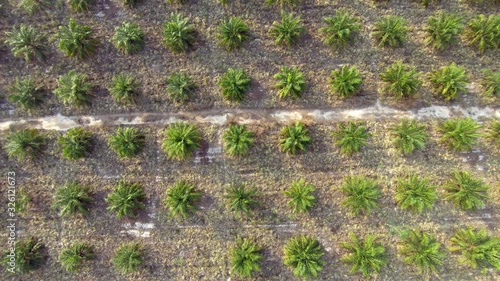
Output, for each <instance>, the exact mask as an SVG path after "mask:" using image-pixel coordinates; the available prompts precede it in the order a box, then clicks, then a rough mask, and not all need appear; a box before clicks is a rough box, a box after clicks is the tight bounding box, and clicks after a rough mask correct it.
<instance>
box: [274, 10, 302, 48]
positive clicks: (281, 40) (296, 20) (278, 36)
mask: <svg viewBox="0 0 500 281" xmlns="http://www.w3.org/2000/svg"><path fill="white" fill-rule="evenodd" d="M302 32H304V27H303V26H302V24H301V19H300V16H297V17H294V16H293V13H290V14H287V13H286V12H285V11H281V22H277V21H275V22H273V27H272V28H271V30H270V31H269V33H271V35H272V36H273V37H274V38H275V42H276V45H286V46H288V47H291V46H292V45H295V44H296V43H297V42H298V41H299V39H300V35H301V34H302Z"/></svg>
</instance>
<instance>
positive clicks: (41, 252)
mask: <svg viewBox="0 0 500 281" xmlns="http://www.w3.org/2000/svg"><path fill="white" fill-rule="evenodd" d="M13 248H14V260H15V261H14V263H15V267H14V271H15V273H27V272H29V271H32V270H35V269H38V268H40V267H41V266H42V265H43V264H44V263H45V261H46V260H47V253H46V251H45V245H44V244H43V243H41V242H40V241H39V240H38V239H37V238H35V237H30V238H27V239H24V240H18V241H16V243H15V245H14V247H13ZM11 259H12V253H11V250H10V249H9V250H7V251H4V253H3V258H2V264H3V265H4V267H5V268H6V269H7V268H11V266H10V264H11V262H12V261H11ZM12 273H14V272H12Z"/></svg>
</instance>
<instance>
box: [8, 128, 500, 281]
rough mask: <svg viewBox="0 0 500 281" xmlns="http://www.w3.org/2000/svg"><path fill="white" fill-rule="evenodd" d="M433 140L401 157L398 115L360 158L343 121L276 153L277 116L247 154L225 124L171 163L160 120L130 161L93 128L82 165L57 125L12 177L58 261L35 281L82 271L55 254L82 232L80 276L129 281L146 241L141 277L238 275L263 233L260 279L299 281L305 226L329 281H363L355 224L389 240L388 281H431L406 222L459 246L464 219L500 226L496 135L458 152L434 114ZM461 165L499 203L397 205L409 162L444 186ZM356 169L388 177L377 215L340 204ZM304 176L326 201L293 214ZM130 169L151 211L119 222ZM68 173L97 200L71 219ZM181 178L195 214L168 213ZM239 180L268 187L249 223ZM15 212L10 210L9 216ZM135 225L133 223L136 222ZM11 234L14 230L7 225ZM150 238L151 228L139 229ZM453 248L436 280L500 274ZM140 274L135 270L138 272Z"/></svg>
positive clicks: (32, 227) (29, 223) (30, 223)
mask: <svg viewBox="0 0 500 281" xmlns="http://www.w3.org/2000/svg"><path fill="white" fill-rule="evenodd" d="M431 123H432V128H431V130H430V132H431V134H432V136H433V140H432V141H431V142H430V143H429V146H428V148H426V149H425V150H423V151H420V152H417V153H416V154H415V155H413V156H412V157H402V156H400V155H399V154H398V153H397V152H396V151H395V150H394V148H393V146H392V145H391V143H390V135H389V133H388V128H389V127H390V126H393V125H394V122H393V121H390V120H386V121H385V122H368V124H367V125H368V126H369V128H370V133H371V134H372V137H371V138H370V142H369V145H368V147H367V149H365V150H364V151H363V152H362V153H361V154H360V155H358V156H355V157H353V158H348V157H345V156H342V155H341V154H340V153H339V151H338V149H337V148H335V147H333V145H332V143H331V138H330V137H329V133H330V132H331V131H332V130H333V129H334V128H335V125H334V124H329V125H316V126H311V127H310V129H311V133H312V137H313V139H314V142H313V145H312V147H311V149H310V150H309V151H308V152H307V153H305V154H301V155H298V156H296V157H289V156H285V155H284V154H282V153H280V152H278V151H277V142H278V139H277V136H278V133H279V128H280V126H278V125H277V124H264V125H251V126H250V127H249V129H251V130H253V131H255V132H256V133H257V136H256V140H257V143H256V146H255V148H254V149H252V150H251V154H250V156H249V157H248V158H247V159H243V160H233V159H230V158H227V157H223V155H222V153H223V152H222V151H221V150H222V148H221V143H220V142H221V139H220V134H221V130H222V129H223V127H219V126H203V127H202V132H203V136H204V139H205V140H206V142H205V144H204V146H203V149H202V150H201V151H199V152H198V153H197V155H196V157H195V158H193V159H191V160H190V161H186V162H185V163H179V162H176V161H170V160H167V159H166V157H165V155H164V154H163V153H162V152H161V151H159V149H160V142H161V139H162V137H163V135H162V133H161V131H160V130H159V129H158V128H151V127H143V128H142V129H143V130H144V132H146V140H147V144H146V150H145V151H143V152H142V153H141V154H140V155H139V157H137V159H134V160H119V159H117V158H116V156H115V155H114V154H113V152H112V151H111V150H109V148H108V147H107V145H106V140H107V135H109V134H110V133H112V131H113V130H112V128H102V129H96V128H93V129H92V132H93V133H95V134H96V136H97V137H96V140H95V149H94V151H93V152H92V154H91V155H90V157H89V158H87V159H85V160H81V161H77V162H72V161H66V160H61V159H60V158H59V154H58V152H57V150H56V148H55V147H54V145H53V143H55V138H56V137H57V135H59V134H60V133H56V132H54V131H51V132H48V134H49V135H50V136H51V140H50V143H51V144H50V145H49V147H48V150H47V153H46V154H45V157H44V159H39V160H36V161H35V162H33V163H29V164H23V165H21V164H18V163H16V162H14V161H8V160H7V156H6V154H5V153H4V152H3V151H2V152H1V154H0V157H1V159H2V163H6V164H7V165H2V174H6V172H7V171H11V170H14V171H16V174H17V175H16V179H17V180H18V188H23V189H24V190H26V191H28V193H29V194H30V195H31V196H32V198H33V200H34V201H33V202H32V203H31V204H30V207H29V210H28V213H27V215H26V216H25V217H23V218H22V220H21V221H20V222H18V224H19V225H20V233H19V235H20V237H27V236H29V235H35V236H38V237H40V238H41V239H42V241H43V242H44V243H46V245H47V247H48V249H49V254H50V258H49V260H48V266H47V267H45V268H43V269H41V270H39V271H36V272H34V273H32V274H31V277H30V278H31V279H32V280H33V279H35V280H71V279H74V278H75V275H70V274H67V273H65V272H64V271H63V270H62V269H61V267H60V266H59V264H58V263H57V262H56V257H57V256H58V254H59V252H60V250H61V249H62V247H63V246H66V245H68V244H69V243H71V242H72V241H75V240H78V239H81V240H86V241H87V240H88V241H89V242H91V243H92V244H94V245H95V246H96V249H97V250H96V252H97V260H96V261H94V262H92V263H91V264H90V268H89V269H86V270H84V271H83V272H82V273H79V275H78V278H81V279H85V280H121V279H122V278H123V277H122V276H121V275H120V274H118V273H115V271H114V269H113V268H112V266H111V264H110V262H109V261H110V259H111V257H112V255H113V251H114V249H115V248H116V247H117V246H118V245H119V244H121V243H123V242H126V241H132V240H133V241H138V242H140V243H141V244H143V245H144V250H145V262H144V264H145V267H144V269H142V270H141V272H140V273H138V274H136V275H134V278H136V280H162V279H163V278H168V280H226V279H228V278H229V277H230V275H229V265H228V256H227V255H228V249H229V248H230V247H232V245H233V243H234V241H235V239H236V237H237V236H249V237H252V238H254V239H255V240H256V241H257V243H259V244H260V245H262V247H263V249H264V255H265V259H264V262H263V267H262V272H261V273H259V274H257V277H256V280H290V279H292V275H291V272H290V271H289V270H288V269H287V268H286V267H285V266H284V265H283V264H282V261H281V257H282V247H283V245H284V244H285V242H286V240H287V239H288V238H290V237H292V236H293V235H297V234H299V233H307V234H312V235H314V236H316V237H318V239H319V240H320V242H321V243H322V245H323V246H324V248H325V249H326V252H327V254H326V256H325V268H324V272H323V273H322V274H321V275H320V276H321V278H320V279H321V280H357V279H359V278H360V276H352V275H350V274H349V268H348V267H347V266H346V265H344V264H342V263H341V262H340V261H339V257H340V256H341V255H342V254H344V253H345V252H344V250H342V249H341V248H340V246H339V243H340V242H342V241H345V240H346V239H347V234H348V233H349V232H351V231H352V232H355V233H356V234H358V235H362V236H363V235H366V234H368V233H373V234H377V235H378V236H380V237H381V242H382V243H383V244H384V245H385V246H387V250H388V253H389V259H390V263H389V265H388V266H387V267H385V268H384V270H382V272H381V273H380V275H379V277H378V278H379V279H380V280H420V279H421V275H419V274H417V273H416V272H414V271H413V270H412V269H411V267H408V266H406V265H404V264H403V263H402V262H401V261H400V259H399V258H398V257H397V254H396V248H395V244H396V243H397V241H398V239H397V235H396V233H395V231H396V230H397V229H398V227H402V226H415V227H417V226H418V227H421V228H422V229H425V230H428V231H429V232H431V233H433V234H435V235H436V236H437V239H438V241H439V242H441V243H444V245H446V246H449V243H448V240H449V238H450V237H451V235H452V234H453V232H454V231H455V230H456V229H457V228H458V227H461V226H466V225H471V226H476V227H486V228H487V229H488V231H489V232H490V233H491V234H494V235H498V234H499V233H498V218H499V217H500V213H499V212H498V210H499V204H498V202H499V199H500V194H499V192H498V182H499V180H500V179H499V173H498V167H499V158H498V157H496V156H495V155H497V154H496V153H498V151H496V152H495V151H494V150H493V148H491V147H490V146H489V144H488V143H486V142H481V144H480V145H478V146H477V149H475V150H474V151H473V152H471V153H462V154H453V153H448V152H446V150H445V149H444V148H443V147H442V146H441V145H440V144H438V143H436V142H435V139H436V138H437V137H438V133H437V132H436V130H435V129H436V126H437V123H436V122H435V121H432V122H431ZM454 169H466V170H470V171H472V172H473V173H474V174H475V175H476V176H478V177H482V178H484V179H485V181H486V182H487V183H488V184H490V185H492V187H493V188H492V192H491V196H492V198H491V200H490V201H489V202H488V204H487V207H486V209H483V210H479V211H476V212H462V211H460V210H458V209H457V208H455V207H453V206H452V205H451V204H450V203H449V202H447V201H445V200H443V196H444V194H445V192H444V190H443V188H442V187H440V188H438V193H439V196H440V200H439V201H438V202H437V203H436V204H435V206H434V208H433V209H432V211H428V212H425V213H424V214H422V215H420V216H419V215H416V214H412V213H409V212H405V211H401V210H400V209H399V208H397V206H396V204H395V202H394V199H393V195H394V189H395V179H396V177H398V176H404V175H405V172H406V171H414V172H417V173H419V174H421V175H425V176H428V177H430V178H431V182H432V183H433V184H436V185H438V186H440V185H442V184H443V183H444V182H445V181H446V180H447V178H448V176H449V175H450V172H451V171H453V170H454ZM350 174H363V175H366V176H368V177H371V178H374V179H376V180H377V181H378V183H379V184H380V187H381V189H382V192H383V199H382V200H381V201H380V209H378V210H376V211H375V213H373V214H372V215H369V216H366V217H363V216H361V217H354V216H351V215H350V214H349V213H348V212H347V211H346V209H345V208H344V207H342V206H341V202H342V200H343V198H344V197H343V195H342V193H341V192H340V191H339V188H340V186H341V184H342V180H343V178H344V177H345V176H347V175H350ZM301 177H303V178H305V179H306V180H307V181H309V182H311V183H313V184H314V185H315V186H316V187H317V192H316V196H317V198H318V203H317V205H316V206H315V207H314V208H313V209H312V212H311V213H310V214H308V215H300V216H294V215H292V214H290V209H289V208H288V207H287V206H286V198H285V197H284V195H282V192H283V191H284V190H285V189H286V188H288V187H289V185H290V183H291V181H292V180H297V179H299V178H301ZM119 178H124V179H126V180H130V181H138V182H140V183H141V184H142V185H143V186H144V189H145V192H146V194H147V202H146V206H147V209H146V210H144V211H143V212H140V214H139V216H138V217H137V218H136V219H131V220H118V219H117V218H116V217H115V216H114V215H113V214H112V213H110V212H108V211H106V206H107V205H106V203H105V202H104V198H105V197H106V195H107V194H108V193H109V192H110V191H111V190H112V187H113V186H114V185H115V184H116V183H117V181H118V179H119ZM68 179H79V180H80V181H81V182H82V183H84V184H88V185H90V186H91V187H92V192H93V197H94V198H95V204H94V205H92V208H91V212H90V215H89V216H88V217H86V218H78V219H73V218H70V219H61V218H59V216H58V215H57V213H56V211H55V210H52V209H50V204H51V202H52V201H51V200H52V196H53V194H54V191H55V188H56V187H57V186H58V185H60V184H62V183H64V182H65V181H66V180H68ZM179 179H186V180H188V181H190V182H192V183H195V184H196V186H197V187H198V188H199V190H200V191H202V192H203V196H202V198H201V199H200V201H199V203H198V204H197V205H196V206H197V208H198V211H197V212H196V214H195V215H194V216H193V217H192V218H190V219H188V220H185V221H178V220H175V219H170V218H169V217H168V214H167V211H166V209H165V208H164V207H163V204H162V201H163V199H164V193H165V190H166V188H167V186H169V185H171V184H173V183H174V182H175V181H177V180H179ZM233 182H246V183H247V184H249V185H254V186H255V187H256V188H257V190H259V193H260V195H259V200H260V201H261V202H262V204H261V206H260V207H259V209H258V212H257V215H256V217H255V218H254V220H246V221H238V220H235V219H233V218H232V215H231V214H230V213H228V212H227V211H226V210H225V208H224V202H225V201H224V190H225V189H226V188H227V187H228V186H229V185H230V184H231V183H233ZM1 219H2V220H5V219H6V217H5V213H2V217H1ZM126 224H129V225H126ZM2 235H3V236H2V239H6V237H5V233H2ZM137 236H143V237H137ZM443 250H444V251H445V252H446V253H447V257H446V259H445V262H444V265H443V267H441V268H440V270H439V272H438V274H437V275H438V276H439V277H432V278H431V279H432V280H434V279H436V280H438V279H439V280H494V279H495V278H498V276H497V274H496V273H494V272H493V271H492V270H490V271H488V273H486V274H484V275H481V274H480V273H479V270H473V269H470V268H467V267H464V266H461V265H459V263H458V256H457V255H452V254H450V253H449V252H448V251H447V250H446V249H445V248H443ZM131 278H132V277H131Z"/></svg>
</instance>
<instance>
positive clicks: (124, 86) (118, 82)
mask: <svg viewBox="0 0 500 281" xmlns="http://www.w3.org/2000/svg"><path fill="white" fill-rule="evenodd" d="M138 87H139V82H137V80H136V79H135V77H133V76H132V75H129V74H126V73H124V72H122V73H120V74H118V75H115V76H113V78H112V81H111V85H110V86H109V88H108V90H109V93H110V94H111V96H112V97H113V99H114V100H115V102H117V103H119V104H123V105H129V104H133V103H135V97H136V96H137V94H138V90H137V88H138Z"/></svg>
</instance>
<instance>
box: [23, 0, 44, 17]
mask: <svg viewBox="0 0 500 281" xmlns="http://www.w3.org/2000/svg"><path fill="white" fill-rule="evenodd" d="M17 7H18V8H20V9H23V10H24V12H25V13H27V14H28V15H30V16H32V15H34V14H35V13H36V12H39V11H43V10H45V9H47V8H48V7H49V3H47V1H46V0H19V2H18V4H17Z"/></svg>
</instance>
